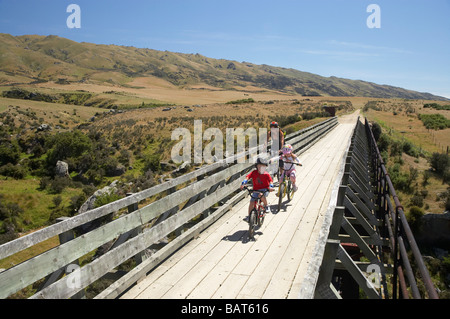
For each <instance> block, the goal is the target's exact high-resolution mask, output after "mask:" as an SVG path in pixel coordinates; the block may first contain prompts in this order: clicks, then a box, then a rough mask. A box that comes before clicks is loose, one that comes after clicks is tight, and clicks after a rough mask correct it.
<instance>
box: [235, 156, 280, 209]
mask: <svg viewBox="0 0 450 319" xmlns="http://www.w3.org/2000/svg"><path fill="white" fill-rule="evenodd" d="M266 168H267V162H266V161H265V160H263V159H261V158H258V160H257V161H256V169H255V170H254V171H252V172H251V173H250V174H248V175H247V176H246V178H245V180H244V181H243V182H242V185H241V190H242V189H243V188H244V186H245V185H246V184H247V183H248V181H249V180H250V179H252V181H253V190H255V191H265V192H264V194H263V196H262V197H261V201H262V202H263V203H264V209H265V210H266V212H267V208H268V205H267V196H269V192H273V191H274V190H275V189H274V188H273V180H272V177H271V176H270V174H269V173H268V172H267V171H266ZM259 194H260V193H259V192H254V193H253V194H252V196H251V199H250V205H249V207H248V215H249V216H250V213H251V211H252V209H253V208H254V207H255V201H256V200H257V199H258V196H259Z"/></svg>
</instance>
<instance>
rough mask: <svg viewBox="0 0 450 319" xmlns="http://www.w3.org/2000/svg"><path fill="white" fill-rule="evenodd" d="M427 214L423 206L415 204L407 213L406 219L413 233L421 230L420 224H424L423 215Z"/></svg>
mask: <svg viewBox="0 0 450 319" xmlns="http://www.w3.org/2000/svg"><path fill="white" fill-rule="evenodd" d="M424 214H425V212H424V211H423V209H422V208H420V207H417V206H413V207H411V208H410V209H409V212H408V213H407V214H406V220H407V221H408V224H409V226H410V227H411V230H412V231H413V233H415V232H418V231H420V226H421V225H422V216H423V215H424Z"/></svg>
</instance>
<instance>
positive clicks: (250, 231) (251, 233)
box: [248, 209, 257, 238]
mask: <svg viewBox="0 0 450 319" xmlns="http://www.w3.org/2000/svg"><path fill="white" fill-rule="evenodd" d="M256 214H257V212H256V210H255V209H253V210H252V211H251V213H250V218H249V219H248V237H249V238H254V235H255V228H256V219H257V218H256Z"/></svg>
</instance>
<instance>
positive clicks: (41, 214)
mask: <svg viewBox="0 0 450 319" xmlns="http://www.w3.org/2000/svg"><path fill="white" fill-rule="evenodd" d="M39 182H40V181H39V180H38V179H37V178H33V177H28V178H27V179H26V180H14V179H11V178H8V179H6V178H5V177H4V176H0V193H1V194H2V195H3V196H4V200H5V202H6V203H8V202H12V203H17V204H18V205H19V206H20V208H21V209H22V210H23V213H21V214H20V216H19V219H18V223H19V227H20V228H22V232H28V231H30V230H34V229H37V228H40V227H43V226H46V225H48V224H49V218H50V215H51V214H52V211H53V209H54V208H55V207H54V204H53V198H55V197H57V196H61V198H62V202H61V204H60V206H61V207H63V208H65V207H68V206H69V203H70V198H71V197H72V196H75V195H78V194H79V193H80V192H81V190H79V189H73V188H66V189H64V191H63V192H62V193H61V194H59V195H53V194H50V193H49V192H48V191H41V190H39ZM0 223H1V222H0Z"/></svg>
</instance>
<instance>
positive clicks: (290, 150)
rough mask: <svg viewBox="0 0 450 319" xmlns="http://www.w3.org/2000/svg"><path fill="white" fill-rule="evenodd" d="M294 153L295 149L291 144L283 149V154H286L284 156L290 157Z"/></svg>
mask: <svg viewBox="0 0 450 319" xmlns="http://www.w3.org/2000/svg"><path fill="white" fill-rule="evenodd" d="M293 151H294V148H293V147H292V145H291V144H286V145H285V146H284V147H283V154H284V155H289V154H291V153H292V152H293Z"/></svg>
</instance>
